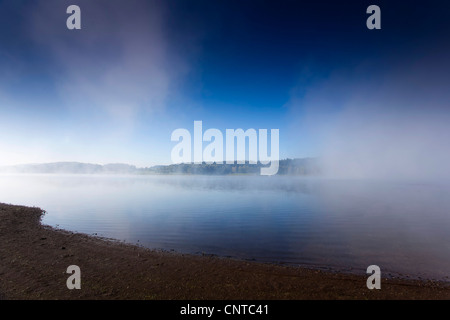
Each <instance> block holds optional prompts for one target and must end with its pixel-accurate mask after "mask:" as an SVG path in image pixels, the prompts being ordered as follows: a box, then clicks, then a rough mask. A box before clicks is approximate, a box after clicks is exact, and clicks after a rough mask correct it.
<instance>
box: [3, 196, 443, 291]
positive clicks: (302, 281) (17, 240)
mask: <svg viewBox="0 0 450 320" xmlns="http://www.w3.org/2000/svg"><path fill="white" fill-rule="evenodd" d="M42 214H43V211H42V210H41V209H39V208H29V207H23V206H13V205H6V204H0V243H1V245H0V299H217V300H222V299H450V285H449V284H448V283H440V282H431V281H415V280H400V279H384V278H383V280H382V288H381V290H369V289H367V287H366V279H367V277H366V275H361V276H359V275H349V274H339V273H328V272H323V271H319V270H310V269H304V268H297V267H286V266H279V265H271V264H263V263H256V262H247V261H238V260H233V259H227V258H218V257H206V256H193V255H183V254H179V253H169V252H159V251H152V250H149V249H145V248H141V247H137V246H132V245H126V244H123V243H120V242H117V241H111V240H107V239H101V238H96V237H91V236H88V235H84V234H77V233H72V232H68V231H64V230H59V229H54V228H51V227H48V226H43V225H42V224H41V223H40V220H41V216H42ZM69 265H78V266H79V267H80V269H81V290H69V289H67V287H66V280H67V278H68V277H69V275H68V274H67V273H66V270H67V267H68V266H69Z"/></svg>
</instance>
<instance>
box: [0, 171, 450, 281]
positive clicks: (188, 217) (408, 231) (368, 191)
mask: <svg viewBox="0 0 450 320" xmlns="http://www.w3.org/2000/svg"><path fill="white" fill-rule="evenodd" d="M0 202H6V203H13V204H22V205H31V206H38V207H41V208H43V209H44V210H46V211H47V212H48V213H47V214H46V215H45V216H44V219H43V223H44V224H49V225H52V226H59V227H60V228H64V229H68V230H73V231H78V232H84V233H88V234H93V233H97V234H98V235H102V236H105V237H112V238H117V239H120V240H125V241H127V242H131V243H137V242H138V241H139V244H141V245H144V246H147V247H150V248H162V249H166V250H170V249H174V250H176V251H180V252H185V253H198V252H203V253H207V254H217V255H220V256H232V257H237V258H243V259H255V260H258V261H267V262H280V263H289V264H300V265H306V266H308V265H309V266H319V267H332V268H333V269H337V270H344V271H345V270H347V271H354V272H360V273H365V269H366V268H367V266H369V265H371V264H376V265H378V266H380V268H381V271H382V274H383V272H384V275H387V273H388V272H389V273H392V274H394V275H398V274H400V273H401V274H408V275H409V276H411V277H419V276H421V277H426V278H437V279H441V280H448V278H445V277H446V276H447V275H449V273H450V272H449V271H450V232H449V231H450V210H449V209H450V184H448V183H437V182H427V183H425V182H421V183H419V182H393V181H390V182H386V181H384V182H381V181H343V180H325V179H307V178H302V177H278V176H277V177H264V176H252V177H245V176H235V177H232V176H225V177H220V176H214V177H210V176H95V175H2V176H0Z"/></svg>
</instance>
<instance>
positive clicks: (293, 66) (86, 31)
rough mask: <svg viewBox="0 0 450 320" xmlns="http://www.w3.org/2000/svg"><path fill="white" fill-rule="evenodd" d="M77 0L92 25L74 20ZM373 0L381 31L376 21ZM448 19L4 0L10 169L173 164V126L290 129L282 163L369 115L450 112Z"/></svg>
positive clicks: (187, 4) (442, 14)
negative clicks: (70, 26) (198, 123)
mask: <svg viewBox="0 0 450 320" xmlns="http://www.w3.org/2000/svg"><path fill="white" fill-rule="evenodd" d="M71 4H77V5H79V6H80V8H81V12H82V13H81V16H82V29H81V30H67V28H66V19H67V17H68V15H67V14H66V13H65V11H66V8H67V7H68V6H69V5H71ZM371 4H376V5H378V6H380V8H381V26H382V29H381V30H368V29H367V28H366V19H367V17H368V16H369V15H368V14H366V8H367V7H368V6H369V5H371ZM449 14H450V4H449V2H448V1H418V2H411V1H301V0H297V1H230V0H227V1H199V0H195V1H192V0H191V1H181V0H174V1H100V0H91V1H15V0H14V1H13V0H7V1H0V70H1V74H0V115H1V119H0V126H1V128H0V134H1V137H2V138H1V140H0V147H1V148H2V149H1V150H3V151H2V152H3V155H2V159H1V161H0V163H18V162H20V163H23V162H49V161H64V160H65V161H68V160H76V161H84V162H99V163H106V162H127V163H134V164H137V165H139V166H146V165H151V164H156V163H170V150H171V149H172V147H173V146H174V143H173V142H171V141H170V134H171V132H172V131H173V130H175V129H176V128H181V127H183V128H187V129H189V130H193V122H194V120H202V121H203V126H204V128H205V129H206V128H212V127H214V128H218V129H220V130H222V131H223V132H225V129H227V128H233V129H235V128H243V129H244V130H245V129H248V128H255V129H259V128H266V129H271V128H277V129H280V157H281V158H285V157H304V156H318V155H321V154H322V153H324V150H325V149H324V146H326V145H329V144H330V143H332V142H330V137H334V136H335V135H336V134H338V133H337V132H342V130H341V129H342V127H352V125H356V123H364V121H365V120H367V119H369V117H372V118H373V116H375V118H376V117H378V116H382V115H386V114H389V113H391V112H393V115H392V117H391V116H387V119H388V120H392V119H394V118H395V117H396V116H398V115H399V114H402V115H405V116H410V115H411V114H416V115H417V117H420V116H421V114H422V113H424V114H426V115H430V114H431V115H434V116H437V115H442V114H444V115H447V114H448V113H449V112H450V111H449V110H450V109H449V108H448V101H449V100H448V95H447V92H448V91H449V90H448V89H449V88H448V84H449V81H448V71H449V55H448V53H449V35H450V33H449V31H450V19H448V15H449ZM365 99H369V100H370V101H369V102H370V103H366V102H367V101H366V100H365ZM424 110H426V111H424ZM343 118H344V119H345V121H344V120H342V119H343ZM438 118H442V117H441V116H438ZM380 121H381V120H380ZM383 121H384V120H383ZM432 121H433V120H432V119H431V118H430V120H429V122H430V123H431V122H432ZM380 123H384V122H380ZM347 124H350V126H347ZM413 124H414V123H412V124H411V125H413ZM357 127H358V128H359V127H360V126H357ZM362 127H364V125H362ZM409 127H410V126H408V128H409ZM336 128H338V129H339V130H338V131H333V130H337V129H336ZM354 130H357V128H354ZM405 130H407V129H405ZM353 133H354V134H355V135H358V132H357V131H354V132H353ZM344 136H345V135H344Z"/></svg>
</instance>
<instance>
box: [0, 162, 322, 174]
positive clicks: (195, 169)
mask: <svg viewBox="0 0 450 320" xmlns="http://www.w3.org/2000/svg"><path fill="white" fill-rule="evenodd" d="M267 166H268V165H263V164H261V163H260V162H258V163H256V164H250V163H248V161H247V162H244V163H234V164H227V163H222V164H216V163H212V164H210V163H201V164H200V163H199V164H194V163H181V164H170V165H155V166H152V167H144V168H138V167H136V166H134V165H129V164H123V163H111V164H105V165H100V164H93V163H82V162H54V163H40V164H22V165H14V166H2V167H0V173H57V174H58V173H59V174H66V173H67V174H136V175H173V174H182V175H260V169H261V168H263V167H267ZM320 172H321V170H320V168H319V165H318V161H317V159H316V158H302V159H283V160H280V161H279V168H278V173H277V174H278V175H286V174H289V175H301V176H306V175H318V174H319V173H320Z"/></svg>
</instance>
